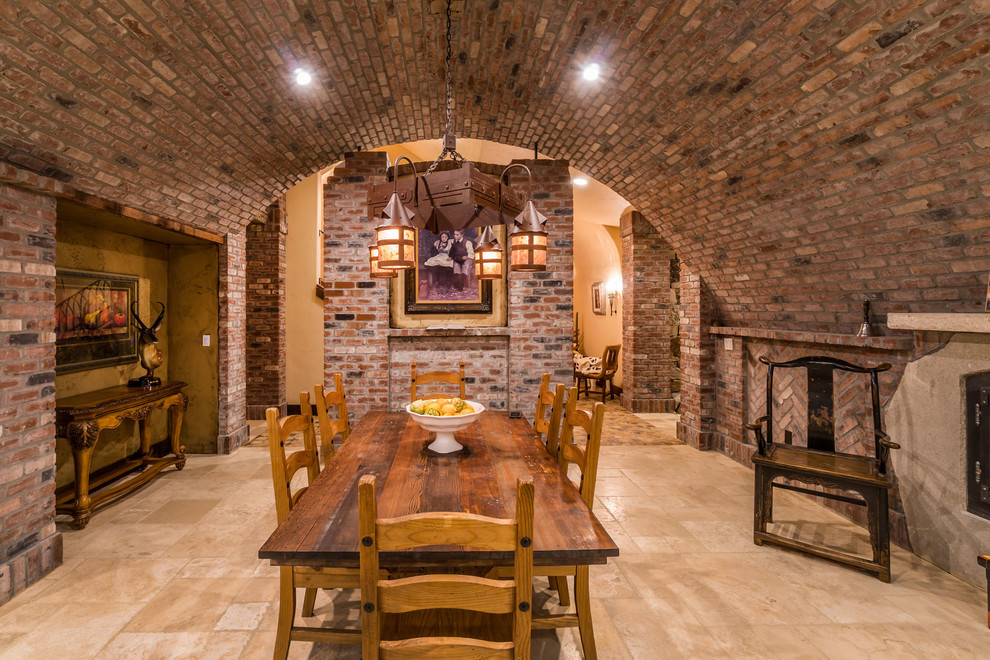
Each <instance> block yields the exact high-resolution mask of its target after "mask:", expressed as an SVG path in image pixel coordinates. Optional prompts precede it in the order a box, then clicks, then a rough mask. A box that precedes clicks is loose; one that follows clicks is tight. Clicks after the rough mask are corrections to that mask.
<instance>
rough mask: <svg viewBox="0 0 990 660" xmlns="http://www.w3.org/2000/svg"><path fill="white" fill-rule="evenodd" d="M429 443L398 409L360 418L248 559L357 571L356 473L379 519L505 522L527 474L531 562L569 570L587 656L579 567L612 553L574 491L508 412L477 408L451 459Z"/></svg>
mask: <svg viewBox="0 0 990 660" xmlns="http://www.w3.org/2000/svg"><path fill="white" fill-rule="evenodd" d="M432 436H433V434H432V433H429V432H427V431H425V430H424V429H422V428H421V427H420V426H419V425H418V424H417V423H416V422H415V421H413V420H412V419H411V418H410V416H409V415H408V414H406V413H404V412H401V413H398V412H371V413H368V414H366V415H365V416H364V417H363V418H362V419H361V422H360V423H359V424H358V425H357V426H356V427H355V428H354V430H353V431H352V432H351V435H350V436H349V437H348V438H347V440H346V441H345V442H344V443H343V445H342V446H341V448H340V449H339V450H338V451H337V452H336V454H335V455H334V457H333V458H332V459H331V460H330V462H329V464H328V465H326V466H325V467H324V469H323V470H322V472H320V474H319V476H318V477H317V478H316V480H315V481H314V482H313V484H312V485H311V486H310V488H309V489H308V490H307V491H306V492H305V493H304V494H303V495H302V497H301V498H300V499H299V501H298V502H297V503H296V504H295V506H293V508H292V511H291V512H290V513H289V516H288V518H286V519H285V521H284V522H283V523H282V524H281V525H279V527H278V528H277V529H276V530H275V532H274V533H273V534H272V535H271V537H270V538H269V539H268V540H267V541H266V542H265V544H264V545H263V546H262V547H261V549H260V550H259V552H258V556H259V557H260V558H261V559H269V560H271V563H272V564H274V565H278V566H312V567H331V568H347V567H353V568H357V567H358V565H359V551H358V481H359V480H360V478H361V477H362V476H363V475H366V474H370V475H374V476H375V477H377V486H378V500H379V504H378V515H379V516H380V517H382V518H391V517H397V516H403V515H407V514H412V513H420V512H431V511H463V512H467V513H475V514H479V515H484V516H491V517H495V518H511V517H512V516H513V512H514V510H515V497H516V479H517V478H519V477H531V478H532V479H533V483H534V486H535V492H536V504H535V515H534V530H533V537H534V538H533V547H534V550H533V563H534V564H535V565H537V566H577V568H578V571H577V573H578V575H577V577H576V579H575V589H574V591H575V593H574V598H575V607H576V608H577V609H578V610H579V611H580V610H581V609H582V608H584V610H585V611H586V612H587V614H588V616H586V617H584V618H585V621H584V622H582V623H581V624H580V625H579V623H578V617H576V616H573V615H571V618H570V619H565V621H567V622H568V623H567V625H573V626H578V627H579V628H580V632H581V638H582V645H583V646H584V648H585V656H586V657H595V646H594V635H593V632H592V630H591V626H590V607H589V602H588V601H589V598H590V596H589V591H588V567H589V566H590V565H594V564H604V563H606V561H607V560H608V558H609V557H617V556H618V555H619V548H618V546H616V545H615V542H614V541H612V538H611V537H610V536H609V535H608V532H607V531H606V530H605V528H604V527H603V526H602V524H601V522H600V521H599V520H598V519H597V518H596V517H595V515H594V513H592V511H591V510H590V509H589V508H588V506H587V505H586V504H585V503H584V501H583V500H582V499H581V495H580V493H579V492H578V489H577V488H576V487H575V486H574V484H573V483H572V482H571V481H570V480H569V479H567V478H565V477H563V476H562V475H561V473H560V472H559V470H558V468H557V462H556V460H555V459H554V458H552V457H551V456H550V455H549V454H548V453H547V451H546V447H545V446H544V445H543V444H542V443H541V442H540V439H539V437H538V436H537V435H536V433H535V432H534V431H533V430H532V427H531V425H530V424H529V423H528V422H527V421H526V420H524V419H522V418H516V419H513V418H511V417H510V416H509V414H508V413H504V412H494V411H485V412H484V413H483V414H482V415H481V416H480V417H479V418H478V420H477V421H476V422H475V423H474V424H472V425H471V426H470V427H468V428H467V429H465V430H463V431H458V432H457V434H456V438H457V441H458V442H459V443H461V444H462V445H464V448H463V449H462V450H460V451H459V452H456V453H452V454H436V453H433V452H431V451H430V450H428V449H427V445H428V444H430V442H432V440H433V437H432ZM511 564H512V553H511V552H503V553H499V552H492V551H483V550H479V549H476V548H469V547H464V546H431V547H425V548H418V549H415V550H407V551H400V552H391V553H387V552H386V553H382V555H381V566H382V567H383V568H388V569H399V570H402V569H407V570H416V569H420V568H423V567H453V568H457V567H465V568H467V567H471V568H473V569H476V568H478V567H480V568H482V569H483V568H484V567H493V566H505V565H511ZM533 627H534V628H541V627H545V628H555V627H561V626H560V625H556V624H549V625H540V623H539V619H538V618H536V617H534V622H533Z"/></svg>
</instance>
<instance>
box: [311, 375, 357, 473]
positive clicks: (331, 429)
mask: <svg viewBox="0 0 990 660" xmlns="http://www.w3.org/2000/svg"><path fill="white" fill-rule="evenodd" d="M314 394H315V395H316V416H317V419H319V420H320V453H321V454H322V455H323V465H326V464H327V463H328V462H329V461H330V459H331V458H333V455H334V453H335V450H334V447H333V439H334V438H335V437H337V436H338V435H339V436H340V441H341V442H344V440H347V436H349V435H350V434H351V423H350V421H349V420H348V418H347V397H346V396H345V395H344V377H343V376H342V375H341V374H334V375H333V391H331V392H326V393H324V391H323V386H322V385H317V386H316V387H315V388H314ZM330 406H335V407H336V408H337V417H336V419H330V413H329V408H330Z"/></svg>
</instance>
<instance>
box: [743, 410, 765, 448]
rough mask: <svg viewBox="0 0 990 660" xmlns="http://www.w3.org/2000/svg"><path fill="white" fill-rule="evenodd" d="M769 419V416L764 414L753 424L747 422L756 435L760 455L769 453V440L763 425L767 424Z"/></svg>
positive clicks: (748, 427)
mask: <svg viewBox="0 0 990 660" xmlns="http://www.w3.org/2000/svg"><path fill="white" fill-rule="evenodd" d="M769 419H770V418H769V417H767V416H766V415H763V416H762V417H760V418H759V419H757V420H756V422H754V423H753V424H746V428H747V429H749V430H750V431H752V432H753V434H754V435H755V436H756V450H757V451H758V452H759V453H760V456H765V455H766V453H767V441H766V437H765V436H764V435H763V425H764V424H766V423H767V421H768V420H769Z"/></svg>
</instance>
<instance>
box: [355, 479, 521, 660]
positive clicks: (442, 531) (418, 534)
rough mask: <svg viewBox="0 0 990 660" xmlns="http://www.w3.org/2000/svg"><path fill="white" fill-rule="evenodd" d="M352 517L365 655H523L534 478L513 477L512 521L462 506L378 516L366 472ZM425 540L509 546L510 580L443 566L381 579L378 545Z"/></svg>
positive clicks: (382, 548) (384, 548)
mask: <svg viewBox="0 0 990 660" xmlns="http://www.w3.org/2000/svg"><path fill="white" fill-rule="evenodd" d="M358 521H359V523H358V524H359V526H360V538H361V545H360V553H361V557H360V566H361V569H360V570H361V627H362V629H363V631H364V637H363V643H362V657H363V658H364V659H365V660H378V658H379V657H381V658H413V657H416V658H419V657H422V658H463V659H465V660H467V659H469V658H506V659H509V658H515V659H516V660H528V658H529V651H530V631H531V628H530V622H531V616H532V607H531V602H530V599H531V598H532V589H533V573H532V572H533V481H532V479H526V480H522V479H520V480H519V481H518V482H517V483H516V514H515V517H514V518H513V519H510V520H504V519H500V518H488V517H485V516H479V515H477V514H473V513H461V512H456V513H419V514H413V515H409V516H403V517H401V518H389V519H382V518H379V517H378V508H377V501H376V493H375V477H374V476H371V475H365V476H363V477H361V481H360V482H359V483H358ZM427 545H468V546H473V547H476V548H483V549H485V550H490V551H494V552H512V553H513V569H512V571H513V573H512V580H508V581H506V580H493V579H489V578H482V577H476V576H474V575H461V574H452V573H449V572H447V573H443V574H433V575H417V576H414V577H407V578H399V579H395V580H382V579H380V565H379V553H380V552H389V551H396V550H405V549H408V548H418V547H422V546H427ZM438 606H439V607H440V608H442V609H438Z"/></svg>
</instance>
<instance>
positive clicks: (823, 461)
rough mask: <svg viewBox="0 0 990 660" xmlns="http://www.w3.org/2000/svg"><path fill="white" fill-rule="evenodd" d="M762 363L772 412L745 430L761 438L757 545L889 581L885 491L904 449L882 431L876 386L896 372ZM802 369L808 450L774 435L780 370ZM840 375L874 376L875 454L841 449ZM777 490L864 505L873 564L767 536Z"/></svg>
mask: <svg viewBox="0 0 990 660" xmlns="http://www.w3.org/2000/svg"><path fill="white" fill-rule="evenodd" d="M760 362H762V363H763V364H765V365H766V366H767V391H766V405H767V412H766V414H765V415H763V416H762V417H760V418H759V419H758V420H757V421H756V423H755V424H748V425H747V428H748V429H750V430H752V431H753V433H754V434H755V435H756V445H757V453H756V454H754V455H753V465H754V467H755V471H756V475H755V476H756V490H755V501H754V511H753V541H754V542H755V543H756V544H757V545H763V544H764V543H773V544H776V545H781V546H784V547H787V548H791V549H794V550H799V551H802V552H806V553H808V554H812V555H816V556H818V557H823V558H825V559H831V560H833V561H838V562H841V563H844V564H848V565H849V566H854V567H856V568H859V569H862V570H865V571H867V572H870V573H874V574H875V575H876V576H877V577H878V578H879V579H880V580H882V581H884V582H890V532H889V529H888V523H887V492H888V490H889V489H890V487H891V486H892V485H893V480H892V478H891V475H890V474H889V473H888V471H887V460H888V458H889V454H890V450H891V449H900V445H898V444H897V443H895V442H891V440H890V437H889V436H888V435H887V434H886V433H884V432H883V421H882V419H881V414H880V413H881V409H880V385H879V380H878V374H879V373H880V372H882V371H886V370H887V369H890V365H889V364H886V363H885V364H880V365H878V366H876V367H860V366H857V365H854V364H850V363H849V362H845V361H844V360H839V359H836V358H829V357H802V358H798V359H796V360H790V361H788V362H773V361H771V360H768V359H767V358H766V357H761V358H760ZM798 368H803V369H805V370H806V372H807V382H808V396H807V404H808V405H807V408H808V413H807V446H797V445H793V444H791V431H784V442H783V443H778V442H774V436H773V434H774V418H773V414H774V390H773V383H774V374H775V371H776V370H787V369H798ZM836 372H845V373H850V374H864V375H866V376H868V377H869V381H870V406H871V407H872V426H873V429H872V434H873V455H872V456H863V455H859V454H849V453H843V452H840V451H836V448H835V412H834V410H835V409H834V403H833V383H834V377H835V375H836ZM864 407H865V406H864ZM764 429H765V430H764ZM776 478H782V479H786V480H788V481H797V482H799V483H804V484H809V485H817V486H820V487H822V488H823V489H824V490H815V489H812V488H808V487H805V486H796V485H793V484H792V483H775V482H774V479H776ZM774 488H783V489H786V490H793V491H797V492H801V493H808V494H811V495H816V496H819V497H824V498H827V499H832V500H838V501H840V502H847V503H850V504H856V505H861V506H866V509H867V514H866V517H867V521H868V528H869V532H870V545H871V546H872V551H873V558H872V559H866V558H863V557H860V556H858V555H855V554H851V553H848V552H844V551H841V550H838V549H833V548H828V547H824V546H819V545H814V544H811V543H808V542H805V541H801V540H798V539H794V538H791V537H787V536H782V535H779V534H774V533H771V532H768V531H767V525H768V524H769V523H770V522H772V520H773V489H774ZM829 489H833V490H839V491H852V492H855V493H857V494H858V495H859V496H860V497H859V498H856V497H850V496H848V495H845V494H842V493H836V492H829Z"/></svg>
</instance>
